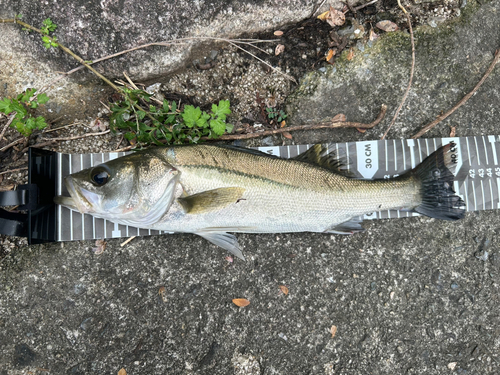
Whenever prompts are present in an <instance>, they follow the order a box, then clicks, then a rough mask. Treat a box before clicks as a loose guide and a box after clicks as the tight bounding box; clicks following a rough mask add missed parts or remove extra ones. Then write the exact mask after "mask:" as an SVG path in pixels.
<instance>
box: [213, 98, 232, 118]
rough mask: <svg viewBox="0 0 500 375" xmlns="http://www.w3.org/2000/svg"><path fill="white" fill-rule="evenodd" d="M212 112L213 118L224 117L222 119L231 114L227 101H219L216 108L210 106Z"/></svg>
mask: <svg viewBox="0 0 500 375" xmlns="http://www.w3.org/2000/svg"><path fill="white" fill-rule="evenodd" d="M212 112H213V113H214V115H215V116H221V115H224V118H225V115H229V114H231V110H230V109H229V100H220V101H219V105H218V106H216V105H215V104H212Z"/></svg>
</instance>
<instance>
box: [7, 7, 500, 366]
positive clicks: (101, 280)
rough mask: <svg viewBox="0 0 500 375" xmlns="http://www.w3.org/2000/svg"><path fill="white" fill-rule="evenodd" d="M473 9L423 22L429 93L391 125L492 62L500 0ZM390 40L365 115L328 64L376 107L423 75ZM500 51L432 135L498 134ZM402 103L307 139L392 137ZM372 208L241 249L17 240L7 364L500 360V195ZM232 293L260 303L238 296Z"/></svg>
mask: <svg viewBox="0 0 500 375" xmlns="http://www.w3.org/2000/svg"><path fill="white" fill-rule="evenodd" d="M467 17H468V18H466V19H465V20H463V19H462V21H463V22H461V23H459V24H456V25H455V26H453V27H451V28H450V29H449V32H448V33H444V32H443V33H442V34H439V35H440V36H439V38H434V39H433V38H430V39H426V38H424V37H421V39H420V40H422V44H419V42H418V39H417V56H419V59H420V63H419V62H418V60H417V64H419V65H418V66H419V68H418V69H420V70H418V73H417V75H416V83H415V92H417V93H418V95H416V94H412V95H410V102H409V104H408V105H407V106H405V110H404V111H403V113H402V114H401V116H400V117H399V120H398V122H399V124H398V123H396V125H395V129H394V133H393V135H392V136H393V137H399V136H402V137H408V136H410V135H412V134H413V133H415V132H416V130H417V129H419V128H420V127H421V126H422V125H424V124H425V122H426V121H427V120H428V119H429V118H430V119H432V118H434V116H436V111H437V108H435V107H434V105H436V106H437V104H439V105H440V106H441V107H440V108H439V109H440V110H442V111H446V110H447V109H448V108H449V107H451V106H452V105H453V104H454V103H455V102H456V101H457V100H458V99H460V98H461V97H463V95H465V94H466V93H467V92H468V91H470V90H471V89H472V87H474V85H475V83H476V82H477V81H478V80H479V79H480V77H481V75H482V74H483V73H484V71H485V70H486V68H487V66H488V64H489V62H490V61H491V59H492V57H493V53H494V51H495V48H498V47H499V46H500V36H499V34H498V27H497V25H498V24H499V22H500V1H498V0H496V1H492V2H488V3H485V4H484V5H482V6H480V7H479V6H478V7H476V8H475V9H474V12H473V13H471V14H469V15H467ZM445 27H448V26H445ZM405 40H406V42H403V43H402V44H401V46H402V48H403V47H404V48H408V46H409V44H408V40H407V39H405ZM434 40H435V41H436V43H439V44H436V45H434V44H432V43H434V42H433V41H434ZM381 42H383V40H382V41H381ZM458 42H461V43H462V44H460V43H458ZM429 43H430V44H429ZM373 48H378V47H376V45H375V47H373ZM469 50H472V51H476V52H477V51H483V52H480V54H479V55H477V54H476V55H474V56H473V55H472V52H471V54H468V51H469ZM378 51H379V52H380V53H381V54H383V53H384V52H387V51H391V49H390V48H389V49H384V48H380V49H379V50H378ZM406 51H407V50H406ZM419 51H420V52H419ZM425 51H427V52H425ZM432 51H438V52H436V53H435V54H432ZM476 52H474V53H476ZM425 53H428V54H427V55H425ZM477 53H479V52H477ZM402 54H403V55H404V56H406V57H408V56H409V54H408V53H407V52H404V53H403V52H402ZM381 56H383V61H384V64H382V67H380V68H373V69H369V71H368V72H367V71H366V65H363V64H360V65H352V67H351V68H347V69H352V70H351V71H352V72H358V73H359V72H360V70H356V69H358V68H357V67H358V66H361V67H362V68H363V69H364V70H363V72H364V74H361V73H359V74H352V75H350V76H349V80H350V81H349V82H350V86H349V87H351V88H352V90H357V91H349V92H348V96H349V97H350V98H358V99H357V100H358V102H355V104H353V105H355V106H358V105H359V106H360V108H363V105H366V106H367V107H369V108H370V110H368V109H366V110H362V111H361V110H360V113H361V116H362V117H363V116H364V117H366V118H355V116H356V113H355V112H354V110H353V109H349V110H346V109H345V108H347V104H346V107H345V108H344V109H342V108H341V106H340V105H339V104H338V103H336V104H333V102H331V101H329V100H333V99H332V98H341V97H342V95H341V94H342V90H344V92H345V87H344V86H342V82H341V83H338V81H336V80H338V79H339V78H338V77H339V76H338V75H336V74H339V75H340V74H344V73H345V71H344V72H342V71H341V69H340V68H339V69H338V70H337V71H333V70H332V71H328V72H326V73H324V74H323V76H322V77H329V81H330V82H333V83H331V86H329V88H330V92H331V96H330V97H328V98H329V99H328V100H325V102H324V103H323V104H322V105H323V106H324V107H327V106H330V107H332V106H334V105H335V106H336V107H335V111H336V112H340V111H343V112H349V111H351V112H352V114H349V113H348V117H349V119H350V120H353V121H356V120H363V121H366V120H368V119H371V118H373V117H374V114H375V115H376V113H377V111H378V105H379V104H380V102H381V101H382V99H386V100H384V101H385V102H386V103H387V104H389V105H390V111H389V112H392V113H394V110H395V106H396V105H397V103H398V100H396V98H398V97H399V98H400V97H401V95H402V91H403V90H404V88H405V87H406V83H407V76H406V75H404V74H402V73H401V74H398V71H396V69H397V66H398V65H397V63H398V61H400V60H398V59H399V58H395V59H394V64H395V65H394V66H391V65H388V64H389V62H388V61H389V60H390V59H389V58H388V57H387V55H381ZM465 56H469V57H468V58H470V59H472V63H471V64H472V65H470V66H469V69H468V71H469V72H470V74H469V75H467V77H465V79H463V80H460V79H458V77H460V75H459V74H454V72H456V70H454V69H461V70H464V71H467V68H466V66H465V65H457V64H458V62H457V61H462V63H463V64H465V63H466V60H467V58H466V57H465ZM477 56H479V57H477ZM366 58H373V55H369V56H367V57H366ZM461 59H463V60H461ZM422 61H425V64H424V63H423V62H422ZM464 61H465V62H464ZM353 64H354V63H353ZM374 66H375V67H377V66H378V65H376V64H375V65H374ZM436 66H437V67H438V68H437V67H436ZM384 67H385V68H384ZM426 67H428V69H426ZM407 68H408V66H402V67H401V72H403V71H405V72H407V71H408V70H407ZM377 69H389V70H391V71H392V72H394V74H391V75H388V76H387V81H386V82H384V85H383V87H384V89H383V91H380V92H379V95H378V101H377V100H376V98H377V92H376V89H377V88H380V87H381V86H380V85H381V83H380V82H381V81H380V79H375V78H373V77H376V76H373V77H372V78H370V77H371V76H369V75H368V76H367V74H371V73H370V72H375V73H373V74H378V73H377ZM498 69H499V68H498V67H497V68H496V70H495V71H494V72H493V74H492V75H491V76H490V78H489V79H488V81H487V82H486V83H485V85H484V86H483V87H482V88H481V89H480V91H479V92H478V93H477V94H476V95H475V96H474V97H473V98H472V99H471V100H470V101H469V102H468V103H467V104H466V105H465V106H464V107H462V108H461V109H460V110H459V112H457V113H456V114H455V115H453V116H452V117H451V118H450V119H449V120H448V121H449V122H448V123H444V124H441V125H439V127H438V128H436V129H435V130H434V131H433V132H432V133H431V134H430V135H432V136H444V135H448V134H449V127H448V126H447V125H453V126H456V127H457V135H459V136H467V135H481V134H495V133H496V134H498V125H499V124H500V122H499V120H498V119H499V118H500V105H499V99H500V97H499V89H498V87H500V72H499V70H498ZM436 70H439V71H440V72H442V73H443V74H442V75H437V74H434V73H432V72H434V71H436ZM336 72H337V73H336ZM446 72H449V73H450V75H449V77H447V76H446V74H445V73H446ZM340 77H343V76H342V75H340ZM367 77H368V78H367ZM377 77H378V76H377ZM304 82H305V83H306V85H307V82H311V81H310V80H309V81H307V80H304ZM440 82H441V84H442V83H443V82H446V85H444V86H442V85H438V83H440ZM370 85H371V86H370ZM426 85H427V86H426ZM308 87H312V85H311V84H309V86H308ZM315 87H316V88H318V90H319V87H324V85H323V86H321V84H319V85H316V86H315ZM447 88H448V89H447ZM436 90H439V92H438V91H436ZM298 92H299V93H301V92H302V93H304V92H305V93H306V95H302V94H298V95H297V96H296V97H295V98H296V99H293V100H291V101H290V102H289V105H290V106H291V107H295V108H299V109H300V108H301V109H302V111H304V112H305V111H309V110H310V109H311V107H310V106H312V105H313V104H312V103H313V102H316V103H317V102H318V100H316V99H315V98H316V97H315V96H314V93H313V94H311V96H308V95H309V94H307V92H310V90H309V91H308V90H305V89H304V88H303V87H302V90H298ZM361 95H365V96H364V97H363V98H364V100H361V99H360V98H361ZM311 98H312V99H311ZM346 100H347V99H346ZM351 103H352V101H351ZM366 103H369V104H370V105H369V106H368V104H366ZM320 104H321V103H320ZM413 106H415V107H418V110H417V109H415V110H414V111H412V108H413ZM422 106H423V107H422ZM425 106H427V107H425ZM291 107H290V108H291ZM425 108H429V110H428V111H426V110H425ZM370 111H371V112H370ZM327 112H328V111H327V110H322V112H320V113H321V116H324V115H326V114H327ZM437 113H438V112H437ZM297 116H300V115H297ZM389 120H390V119H388V120H386V121H385V122H384V123H383V124H381V126H382V128H380V129H377V130H374V131H373V132H372V133H370V132H367V133H365V134H360V133H357V132H356V131H355V130H352V129H350V130H342V131H334V130H331V131H317V132H308V133H306V132H303V133H300V134H297V135H295V136H294V140H293V141H294V142H295V143H314V142H320V141H322V142H324V141H334V140H338V139H342V140H343V141H352V140H358V139H368V138H374V139H377V138H379V137H380V134H379V133H383V131H384V130H385V127H386V126H387V125H388V122H389ZM402 124H404V126H403V125H402ZM274 140H275V142H279V140H278V139H274ZM298 215H300V213H298ZM364 226H365V228H366V231H365V232H363V233H359V234H356V235H353V236H338V235H329V234H328V235H321V234H308V233H300V234H262V235H238V238H239V241H240V243H241V244H242V246H243V250H244V253H245V255H246V257H247V261H246V262H243V261H240V260H238V259H235V260H234V261H233V262H229V261H228V260H227V259H226V257H227V255H228V254H227V253H225V252H224V251H223V250H221V249H220V248H217V247H215V246H214V245H211V244H209V243H208V242H206V241H205V240H203V239H201V238H199V237H197V236H194V235H166V236H158V237H149V238H148V237H142V238H136V239H134V240H133V241H131V242H130V243H128V244H127V245H125V246H123V247H121V246H120V243H121V242H122V240H109V241H108V243H107V247H106V249H105V251H104V252H103V253H102V254H101V255H97V254H96V253H95V252H94V251H93V250H92V248H93V247H94V246H95V245H94V243H92V242H88V241H87V242H73V243H63V244H45V245H33V246H29V247H28V246H26V247H24V248H21V249H18V250H17V251H13V252H11V253H10V254H9V255H8V256H7V257H5V258H4V259H3V260H2V261H1V263H0V375H6V374H9V375H14V374H16V375H17V374H29V373H31V374H47V373H50V374H118V373H119V371H120V369H122V368H123V369H124V370H125V371H126V373H127V374H266V375H267V374H336V375H339V374H345V375H347V374H353V375H354V374H426V375H427V374H448V373H449V374H455V373H456V374H498V373H500V310H499V308H498V306H499V303H500V301H499V297H500V285H499V277H500V250H499V244H500V237H499V234H498V230H497V228H498V227H499V226H500V215H499V214H498V212H497V211H483V212H473V213H468V214H467V215H466V217H465V218H464V219H463V220H461V221H459V222H443V221H438V220H434V219H429V218H425V217H415V218H408V219H393V220H379V221H374V222H369V223H365V224H364ZM280 286H286V287H287V288H288V294H285V293H284V292H283V288H280ZM234 298H245V299H247V300H249V301H250V304H249V305H248V306H246V307H237V306H236V305H234V304H233V303H232V300H233V299H234ZM333 326H335V327H336V332H335V334H334V335H333V334H332V327H333ZM333 331H335V329H333ZM121 374H123V372H121Z"/></svg>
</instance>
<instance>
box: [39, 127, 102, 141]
mask: <svg viewBox="0 0 500 375" xmlns="http://www.w3.org/2000/svg"><path fill="white" fill-rule="evenodd" d="M110 131H111V130H109V129H108V130H105V131H103V132H100V133H87V134H83V135H75V136H73V137H62V138H50V139H48V138H46V139H45V140H46V141H50V142H61V141H72V140H74V139H80V138H86V137H94V136H98V135H104V134H108V133H109V132H110Z"/></svg>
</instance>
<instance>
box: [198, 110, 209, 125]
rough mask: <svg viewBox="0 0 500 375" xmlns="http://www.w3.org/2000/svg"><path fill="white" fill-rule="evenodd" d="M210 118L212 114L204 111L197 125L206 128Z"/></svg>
mask: <svg viewBox="0 0 500 375" xmlns="http://www.w3.org/2000/svg"><path fill="white" fill-rule="evenodd" d="M208 120H210V115H209V114H208V113H206V112H205V111H203V113H202V115H201V117H200V118H199V119H198V120H196V126H198V127H199V128H206V127H208Z"/></svg>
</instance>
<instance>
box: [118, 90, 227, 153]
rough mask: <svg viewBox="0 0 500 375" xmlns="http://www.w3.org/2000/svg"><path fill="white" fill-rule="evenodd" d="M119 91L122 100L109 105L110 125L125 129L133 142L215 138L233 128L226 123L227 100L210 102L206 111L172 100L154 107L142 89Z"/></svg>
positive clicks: (126, 134) (156, 142)
mask: <svg viewBox="0 0 500 375" xmlns="http://www.w3.org/2000/svg"><path fill="white" fill-rule="evenodd" d="M122 90H123V93H124V94H125V98H124V100H122V101H120V102H118V103H114V104H112V105H111V112H112V114H111V116H110V119H111V121H110V127H111V129H112V130H113V131H116V130H118V129H120V130H124V131H125V134H124V137H125V138H126V139H128V140H129V141H130V142H132V143H134V142H136V143H144V144H148V143H155V144H163V143H167V144H169V143H175V144H181V143H197V142H199V141H200V139H201V138H202V137H208V138H218V137H219V136H221V135H222V134H224V133H225V132H231V131H232V130H233V125H231V124H228V123H226V116H227V115H228V114H230V113H231V110H230V109H229V101H228V100H221V101H219V104H218V105H216V104H212V110H211V112H210V113H207V112H205V111H202V110H201V109H200V107H194V106H192V105H185V106H184V107H183V109H182V110H181V109H180V108H178V107H177V103H176V102H175V101H171V102H169V101H167V100H164V101H163V103H162V105H161V106H155V105H152V104H150V103H151V99H150V98H151V95H150V94H148V93H147V92H145V91H143V90H131V89H128V88H123V89H122ZM145 104H146V105H145ZM147 104H149V108H148V109H146V107H148V105H147ZM137 108H141V110H138V109H137Z"/></svg>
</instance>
